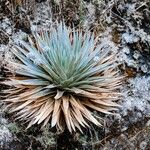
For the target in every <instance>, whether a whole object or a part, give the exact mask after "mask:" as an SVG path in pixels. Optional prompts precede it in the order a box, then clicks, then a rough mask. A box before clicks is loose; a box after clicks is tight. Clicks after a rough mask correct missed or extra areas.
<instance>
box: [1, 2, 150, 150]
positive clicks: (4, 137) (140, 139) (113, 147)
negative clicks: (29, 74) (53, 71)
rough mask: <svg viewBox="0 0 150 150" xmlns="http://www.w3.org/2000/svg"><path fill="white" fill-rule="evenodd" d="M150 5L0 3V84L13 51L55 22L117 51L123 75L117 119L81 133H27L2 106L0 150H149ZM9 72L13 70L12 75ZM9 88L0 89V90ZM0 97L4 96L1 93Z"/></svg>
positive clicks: (130, 3) (38, 131)
mask: <svg viewBox="0 0 150 150" xmlns="http://www.w3.org/2000/svg"><path fill="white" fill-rule="evenodd" d="M149 16H150V2H149V0H143V1H140V0H132V1H131V0H31V1H29V0H15V1H11V0H0V36H1V38H0V80H3V79H4V77H6V76H9V74H10V72H8V71H7V70H6V69H5V65H8V60H9V59H14V57H13V55H12V54H11V52H10V49H11V47H12V46H13V45H14V44H16V43H18V39H23V40H26V39H27V36H28V35H30V36H31V35H32V32H33V31H37V30H48V29H49V28H50V27H51V25H52V24H53V23H54V22H55V21H56V20H58V21H59V20H64V21H65V23H66V24H67V25H68V26H72V23H73V24H74V25H75V27H76V28H82V29H83V30H85V31H86V30H90V31H91V32H94V33H95V35H97V36H98V37H99V41H100V45H101V48H102V49H110V50H112V51H118V61H119V62H120V64H121V65H120V73H121V74H124V75H125V76H126V78H125V81H124V84H123V86H122V89H121V92H122V94H123V98H122V99H121V100H120V101H119V103H120V104H121V105H122V107H121V108H120V110H119V112H118V115H117V116H105V122H104V127H103V128H97V127H95V126H93V127H92V128H91V130H85V131H84V134H81V133H75V134H73V135H70V134H69V133H68V132H67V131H66V132H64V133H55V131H53V130H51V129H49V127H48V126H47V127H46V128H45V129H43V130H40V128H39V127H37V126H35V127H32V128H31V129H29V130H25V127H24V126H23V125H22V124H20V123H18V122H14V118H13V117H12V116H11V115H10V114H8V113H7V109H6V107H5V104H3V103H1V106H0V149H2V150H20V149H22V150H43V149H44V150H48V149H64V150H66V149H69V150H70V149H71V150H73V149H79V150H80V149H81V150H82V149H83V150H86V149H88V150H89V149H93V150H96V149H100V150H103V149H105V150H149V149H150V18H149ZM12 73H13V71H12ZM5 88H7V87H5V86H3V85H0V90H2V89H5ZM0 98H1V99H2V95H0Z"/></svg>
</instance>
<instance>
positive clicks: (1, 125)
mask: <svg viewBox="0 0 150 150" xmlns="http://www.w3.org/2000/svg"><path fill="white" fill-rule="evenodd" d="M2 114H3V112H1V109H0V149H9V148H10V147H9V146H10V143H11V142H12V141H13V139H14V137H13V134H12V133H11V131H10V130H9V129H8V128H7V124H8V121H7V120H6V119H5V118H3V115H2Z"/></svg>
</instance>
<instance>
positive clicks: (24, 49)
mask: <svg viewBox="0 0 150 150" xmlns="http://www.w3.org/2000/svg"><path fill="white" fill-rule="evenodd" d="M12 52H13V54H14V55H15V56H16V58H17V61H15V62H13V61H10V64H11V65H12V67H13V68H15V76H11V77H9V79H8V80H6V81H5V82H4V83H5V84H6V85H9V86H11V87H12V88H11V89H8V90H6V91H5V93H7V98H6V100H5V101H6V102H7V103H8V106H9V107H8V108H9V109H10V112H15V116H16V119H20V120H22V121H24V122H28V123H29V124H28V128H29V127H31V126H32V125H34V124H41V125H42V126H45V125H46V124H47V123H50V124H51V127H54V126H55V127H56V128H57V129H58V130H64V129H65V128H66V127H67V129H68V130H69V131H70V132H73V131H76V129H78V130H80V131H81V132H82V127H90V125H89V122H92V123H93V124H95V125H97V126H100V125H101V122H100V119H99V120H98V119H97V116H96V114H94V113H93V112H95V111H98V112H101V113H105V114H112V113H113V112H112V111H113V110H114V109H116V107H117V106H118V104H117V103H116V100H118V95H119V93H118V92H117V89H118V88H119V86H120V83H121V78H122V77H120V76H119V74H118V69H117V66H118V64H117V62H116V53H115V52H114V53H113V52H110V51H109V50H107V49H104V50H103V49H102V47H101V46H98V44H97V38H95V37H94V35H93V34H91V33H83V32H82V31H76V30H75V29H74V28H73V29H72V30H71V29H70V28H68V27H66V26H65V24H64V23H60V24H57V25H56V27H52V29H51V31H50V32H42V33H34V40H32V39H31V38H29V42H24V41H20V46H15V47H14V48H13V49H12ZM97 114H98V113H97ZM99 118H100V117H99ZM101 119H102V118H101Z"/></svg>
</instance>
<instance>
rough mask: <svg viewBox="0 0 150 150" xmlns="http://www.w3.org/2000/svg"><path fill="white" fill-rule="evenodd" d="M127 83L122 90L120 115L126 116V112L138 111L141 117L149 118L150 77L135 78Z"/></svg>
mask: <svg viewBox="0 0 150 150" xmlns="http://www.w3.org/2000/svg"><path fill="white" fill-rule="evenodd" d="M128 82H129V84H128V86H127V87H126V88H125V89H124V90H123V96H124V100H123V103H122V112H121V113H122V114H123V115H126V114H127V111H128V110H131V111H132V110H134V109H138V110H139V111H141V112H142V114H143V115H145V116H150V77H146V76H143V77H136V78H134V79H130V80H129V81H128Z"/></svg>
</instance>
